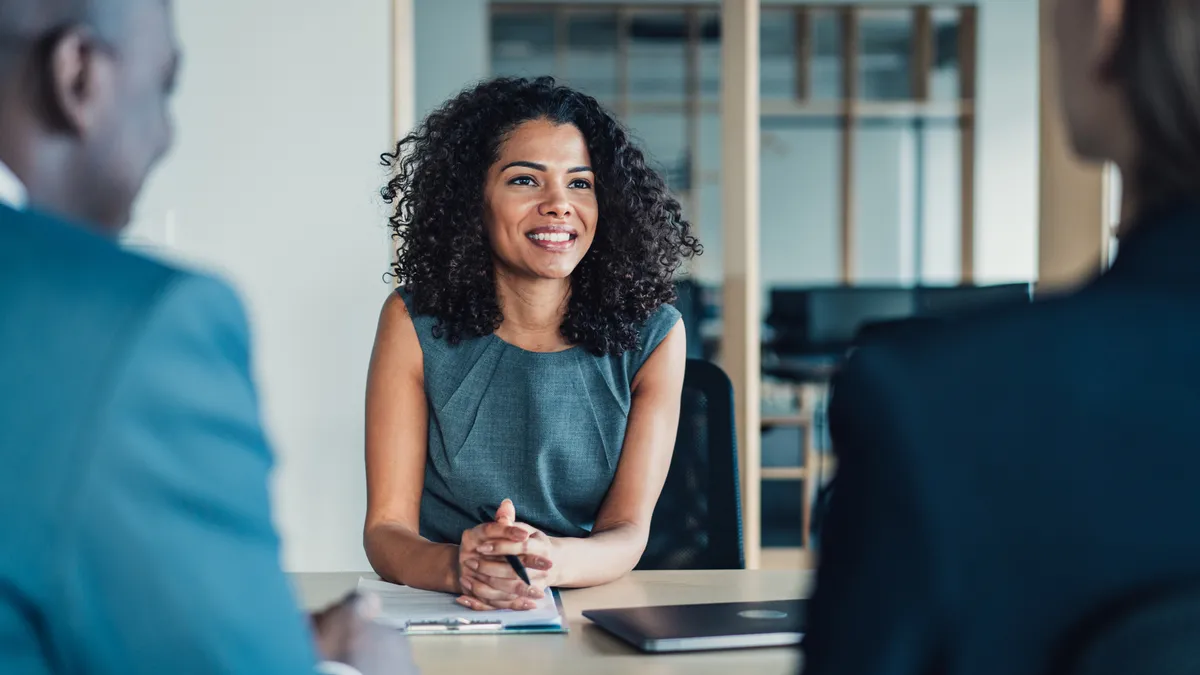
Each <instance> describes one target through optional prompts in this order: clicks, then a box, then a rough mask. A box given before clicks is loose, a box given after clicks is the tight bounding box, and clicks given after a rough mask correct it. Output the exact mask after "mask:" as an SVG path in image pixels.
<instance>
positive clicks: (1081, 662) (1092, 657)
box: [1055, 583, 1200, 675]
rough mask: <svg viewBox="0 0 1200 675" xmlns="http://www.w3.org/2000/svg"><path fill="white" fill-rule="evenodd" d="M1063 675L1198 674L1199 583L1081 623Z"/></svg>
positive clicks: (1146, 595)
mask: <svg viewBox="0 0 1200 675" xmlns="http://www.w3.org/2000/svg"><path fill="white" fill-rule="evenodd" d="M1065 660H1066V667H1063V668H1056V669H1055V670H1056V672H1061V673H1066V674H1068V675H1152V674H1153V675H1200V585H1197V584H1195V583H1192V584H1188V585H1186V586H1182V587H1174V588H1169V589H1163V590H1158V591H1155V592H1152V593H1142V594H1138V595H1137V596H1135V597H1133V598H1131V599H1130V600H1128V601H1125V602H1122V603H1119V604H1118V605H1117V606H1114V607H1112V608H1109V609H1107V610H1105V611H1103V612H1100V613H1099V614H1097V615H1096V616H1095V617H1092V618H1090V619H1089V620H1088V621H1086V622H1084V625H1082V626H1081V627H1080V628H1079V629H1078V630H1077V631H1076V634H1075V635H1073V636H1072V637H1071V638H1070V639H1069V640H1068V641H1067V648H1066V650H1065Z"/></svg>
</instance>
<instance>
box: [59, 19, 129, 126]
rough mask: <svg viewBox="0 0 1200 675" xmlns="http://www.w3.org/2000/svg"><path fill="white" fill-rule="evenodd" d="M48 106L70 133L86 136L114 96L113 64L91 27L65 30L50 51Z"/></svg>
mask: <svg viewBox="0 0 1200 675" xmlns="http://www.w3.org/2000/svg"><path fill="white" fill-rule="evenodd" d="M47 57H48V58H47V62H48V66H49V69H48V72H47V73H46V76H47V78H48V80H49V81H48V82H47V83H46V90H45V91H46V99H47V100H46V101H45V103H46V105H47V108H48V112H50V114H51V117H52V118H53V119H54V120H55V122H56V123H57V124H58V125H61V126H62V127H63V131H66V132H67V133H70V134H73V135H78V136H86V135H89V134H90V133H91V132H92V131H93V130H94V129H95V128H96V126H97V124H98V123H99V120H100V117H101V116H102V115H103V111H104V108H105V106H106V105H107V104H108V101H109V100H110V99H111V97H112V90H111V88H112V83H113V78H112V63H111V60H110V58H109V57H108V55H107V54H105V53H104V49H103V47H102V46H101V43H100V42H99V41H98V40H97V39H96V37H95V35H94V34H93V33H92V31H91V30H90V29H88V28H84V27H77V28H70V29H68V30H66V31H64V32H63V33H61V34H60V35H59V36H58V38H57V39H55V40H54V41H53V42H52V43H51V44H50V47H49V53H48V54H47Z"/></svg>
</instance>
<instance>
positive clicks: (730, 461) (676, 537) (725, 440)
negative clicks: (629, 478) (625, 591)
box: [637, 359, 746, 570]
mask: <svg viewBox="0 0 1200 675" xmlns="http://www.w3.org/2000/svg"><path fill="white" fill-rule="evenodd" d="M745 566H746V559H745V555H744V552H743V550H742V511H741V489H740V487H739V484H738V460H737V438H736V436H735V432H734V416H733V385H732V384H731V383H730V381H729V378H728V377H727V376H726V375H725V373H724V371H722V370H721V369H720V368H719V367H717V366H716V365H714V364H712V363H709V362H708V361H701V360H699V359H689V360H688V362H687V370H686V371H685V373H684V377H683V398H682V402H681V405H680V408H679V431H678V435H677V436H676V437H675V454H674V455H673V456H672V457H671V468H670V470H669V471H668V472H667V481H666V484H665V485H664V486H663V491H662V496H660V497H659V499H658V504H657V505H656V506H655V507H654V517H653V519H652V520H651V522H650V537H649V540H648V542H647V544H646V551H645V553H643V554H642V559H641V561H640V562H639V563H638V566H637V569H639V570H685V569H709V570H721V569H725V570H728V569H743V568H745Z"/></svg>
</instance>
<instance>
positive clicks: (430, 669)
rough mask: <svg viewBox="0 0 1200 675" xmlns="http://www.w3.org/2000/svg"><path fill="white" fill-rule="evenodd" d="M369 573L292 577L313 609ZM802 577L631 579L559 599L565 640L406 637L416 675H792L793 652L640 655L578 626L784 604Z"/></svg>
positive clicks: (750, 574) (801, 591)
mask: <svg viewBox="0 0 1200 675" xmlns="http://www.w3.org/2000/svg"><path fill="white" fill-rule="evenodd" d="M359 576H372V575H371V574H370V573H365V572H364V573H362V575H360V574H357V573H302V574H294V575H292V578H293V581H294V582H295V584H296V587H297V591H298V592H299V594H300V597H301V599H302V601H303V602H304V605H305V607H306V608H308V609H310V610H312V609H318V608H320V607H322V606H324V605H326V604H328V603H329V602H332V601H333V600H335V599H337V598H339V597H341V596H342V595H343V594H345V593H346V592H348V591H349V590H351V589H353V588H354V587H355V585H356V584H357V583H358V578H359ZM809 581H810V580H809V575H808V574H807V573H804V572H792V571H778V570H772V571H715V572H634V573H632V574H630V575H629V576H628V577H626V578H624V579H622V580H620V581H617V582H615V583H612V584H609V585H607V586H601V587H598V588H589V589H583V590H573V591H565V592H563V606H564V608H565V609H566V613H567V618H568V621H569V623H570V632H569V633H568V634H566V635H511V636H488V635H464V636H446V635H421V636H415V637H412V638H411V641H412V647H413V656H414V658H415V660H416V662H417V665H418V667H420V669H421V672H422V673H423V674H424V675H429V674H434V675H436V674H437V673H452V674H454V675H466V674H471V673H479V674H484V673H486V674H487V675H510V674H511V675H538V674H540V673H556V674H557V673H566V674H567V675H589V674H591V673H628V674H631V675H639V674H642V673H646V674H653V675H673V674H675V673H680V674H683V673H686V674H688V675H705V674H707V673H711V674H712V675H737V674H739V673H755V674H756V675H777V674H778V675H784V674H786V675H797V673H799V671H800V654H799V651H798V650H797V649H794V648H776V649H750V650H739V651H726V652H699V653H694V654H658V655H646V654H641V653H639V652H637V651H635V650H634V649H633V648H631V647H629V646H627V645H626V644H625V643H624V642H621V641H619V640H617V639H616V638H614V637H612V636H610V635H609V634H608V633H605V632H604V631H602V630H600V629H599V628H597V627H596V626H594V625H592V624H591V622H590V621H588V620H587V619H584V618H583V616H582V612H583V610H585V609H607V608H616V607H637V606H646V605H683V604H691V603H704V602H739V601H754V600H786V599H789V598H796V597H803V596H804V595H806V594H807V591H808V585H809Z"/></svg>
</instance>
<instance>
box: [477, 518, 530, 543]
mask: <svg viewBox="0 0 1200 675" xmlns="http://www.w3.org/2000/svg"><path fill="white" fill-rule="evenodd" d="M475 530H476V531H475V535H476V537H478V539H479V540H480V544H481V545H482V544H486V543H490V542H489V541H487V540H500V541H525V540H526V539H528V538H529V536H530V535H529V532H526V531H525V530H523V529H521V528H519V527H516V526H515V525H503V524H501V523H485V524H483V525H480V526H479V527H477V528H475Z"/></svg>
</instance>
